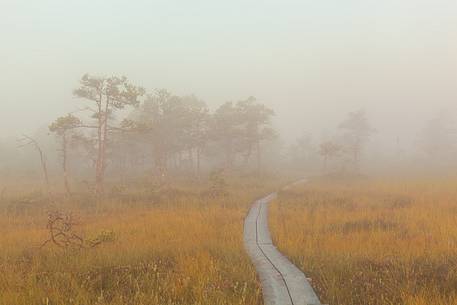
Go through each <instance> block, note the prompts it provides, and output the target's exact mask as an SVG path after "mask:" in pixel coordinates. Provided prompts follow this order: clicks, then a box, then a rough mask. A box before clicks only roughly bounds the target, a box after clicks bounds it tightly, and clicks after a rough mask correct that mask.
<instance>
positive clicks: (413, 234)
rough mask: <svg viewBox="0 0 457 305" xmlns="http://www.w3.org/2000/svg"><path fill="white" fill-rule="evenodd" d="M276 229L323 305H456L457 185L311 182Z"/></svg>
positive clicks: (276, 213)
mask: <svg viewBox="0 0 457 305" xmlns="http://www.w3.org/2000/svg"><path fill="white" fill-rule="evenodd" d="M270 226H271V228H272V235H273V239H274V242H275V243H276V244H277V245H278V247H279V249H280V250H281V251H283V252H284V253H285V254H286V255H287V256H288V257H290V258H291V259H292V260H293V261H294V262H295V263H296V264H297V265H298V266H299V267H300V268H302V269H303V270H304V271H305V273H306V274H307V276H309V277H311V278H312V284H313V286H314V287H315V289H316V290H317V292H318V294H319V295H320V297H321V301H322V302H324V303H329V304H331V305H337V304H342V305H343V304H344V305H356V304H357V305H375V304H376V305H378V304H392V305H398V304H405V305H422V304H424V305H425V304H427V305H451V304H457V180H456V179H441V180H438V179H435V180H427V179H414V180H412V179H410V180H407V179H383V180H370V181H353V182H343V181H339V182H338V181H333V182H329V181H323V180H321V181H313V182H311V183H309V184H307V185H303V186H299V187H296V188H294V189H292V190H289V191H285V192H282V193H281V194H280V196H279V199H278V200H277V201H276V202H274V203H273V204H272V207H271V214H270Z"/></svg>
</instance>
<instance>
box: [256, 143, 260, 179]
mask: <svg viewBox="0 0 457 305" xmlns="http://www.w3.org/2000/svg"><path fill="white" fill-rule="evenodd" d="M260 166H261V151H260V141H257V174H259V175H260Z"/></svg>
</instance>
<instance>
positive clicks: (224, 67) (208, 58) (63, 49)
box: [0, 0, 457, 163]
mask: <svg viewBox="0 0 457 305" xmlns="http://www.w3.org/2000/svg"><path fill="white" fill-rule="evenodd" d="M456 16H457V4H456V3H455V1H448V0H438V1H425V0H419V1H417V0H414V1H413V0H408V1H401V2H398V1H390V0H389V1H382V2H379V1H355V0H351V1H345V2H344V3H343V2H337V1H325V2H322V1H321V2H315V1H262V2H261V3H259V2H253V1H252V2H245V1H230V2H226V3H221V2H214V1H193V2H178V1H133V2H126V1H112V2H110V3H109V4H108V3H106V2H105V1H86V0H84V1H78V2H67V3H61V2H58V1H49V0H47V1H40V2H32V3H31V2H30V1H8V0H5V1H2V2H1V3H0V34H1V37H2V47H1V49H0V58H1V59H0V68H1V70H2V71H5V72H6V73H3V74H2V76H1V78H0V81H1V84H2V90H0V101H1V104H2V112H1V113H2V116H1V120H0V135H1V138H2V139H3V140H2V142H5V141H6V142H7V143H8V144H6V145H7V146H8V145H11V144H12V142H14V141H15V140H16V139H17V138H19V137H21V135H22V134H28V135H34V134H35V133H36V132H37V130H39V129H40V128H41V129H46V128H47V126H48V125H49V124H50V122H51V121H53V120H54V119H55V118H56V117H58V116H60V115H63V114H66V113H68V112H74V111H76V110H77V109H80V108H81V107H82V106H81V103H80V101H78V100H77V99H75V97H74V96H73V94H72V91H73V90H74V89H75V87H76V86H77V84H78V81H79V79H80V78H81V76H82V75H83V74H85V73H90V74H93V75H99V76H111V75H125V76H127V77H128V78H129V80H131V81H132V83H134V84H136V85H138V86H142V87H144V88H147V89H148V90H152V89H156V88H166V89H168V90H169V91H170V92H172V93H174V94H177V95H190V94H195V95H196V96H198V98H199V99H201V100H203V101H205V102H206V103H207V104H208V106H209V108H210V109H212V110H214V109H216V108H217V107H219V106H220V105H221V104H223V103H224V102H226V101H238V100H241V99H245V98H247V97H249V96H255V97H256V98H257V100H258V101H260V102H261V103H263V104H265V105H266V106H268V107H269V108H271V109H273V110H274V111H275V116H274V118H273V123H274V127H275V129H277V131H278V132H279V134H280V139H281V142H282V144H283V145H285V146H288V145H291V144H293V143H294V142H295V141H296V139H297V138H299V137H301V136H302V135H303V134H308V135H310V136H311V138H312V141H313V143H314V144H313V145H315V146H316V147H317V146H319V144H320V143H321V142H323V141H325V140H327V139H329V138H332V137H334V135H335V134H336V133H337V132H336V131H335V130H337V127H338V124H339V123H340V122H341V121H342V120H344V118H345V116H346V115H347V114H348V113H349V112H354V111H358V110H360V109H362V110H364V111H365V112H366V116H367V119H368V120H369V121H370V124H371V125H372V126H373V128H374V129H376V133H375V134H373V135H372V136H371V139H370V141H369V144H367V148H366V151H367V152H369V153H367V154H366V156H365V158H369V160H370V162H371V161H375V160H378V162H381V160H383V159H386V158H390V157H392V156H393V155H395V154H396V153H397V152H399V151H401V152H403V153H406V154H417V153H419V154H421V153H422V152H421V151H420V147H418V144H417V142H420V140H419V139H418V138H420V136H421V135H420V134H421V130H422V129H423V128H424V126H425V125H426V124H427V122H428V121H430V120H433V119H435V118H437V117H440V116H443V120H448V121H449V122H448V123H446V124H450V125H451V126H452V129H454V125H455V124H454V123H455V121H456V114H457V111H456V110H457V109H456V106H455V105H456V103H455V102H456V100H457V90H456V85H457V57H456V53H457V40H456V39H455V38H456V33H457V18H456ZM444 117H445V118H444ZM370 162H368V163H370Z"/></svg>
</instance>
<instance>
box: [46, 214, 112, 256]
mask: <svg viewBox="0 0 457 305" xmlns="http://www.w3.org/2000/svg"><path fill="white" fill-rule="evenodd" d="M78 224H79V222H78V220H77V218H76V217H75V216H74V215H73V214H72V213H63V212H61V211H52V212H49V213H48V223H47V225H46V228H47V229H48V231H49V238H48V239H47V240H45V241H44V242H43V243H42V244H41V246H40V249H42V248H43V247H44V246H46V245H47V244H49V243H52V244H54V245H56V246H58V247H59V248H77V249H83V248H93V247H96V246H98V245H100V244H102V243H104V242H107V241H112V240H113V239H114V233H113V232H111V231H103V232H102V233H100V234H99V235H98V236H97V237H96V238H94V239H87V238H83V237H82V236H81V235H80V234H77V233H76V232H75V226H76V225H78Z"/></svg>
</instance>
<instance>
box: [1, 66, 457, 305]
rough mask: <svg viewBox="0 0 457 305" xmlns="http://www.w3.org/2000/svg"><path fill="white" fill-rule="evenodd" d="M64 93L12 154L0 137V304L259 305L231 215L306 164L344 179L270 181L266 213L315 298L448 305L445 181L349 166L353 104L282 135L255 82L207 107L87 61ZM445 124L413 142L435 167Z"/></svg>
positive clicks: (360, 138) (449, 232)
mask: <svg viewBox="0 0 457 305" xmlns="http://www.w3.org/2000/svg"><path fill="white" fill-rule="evenodd" d="M73 95H74V97H75V100H74V101H73V102H74V103H75V108H76V109H77V110H76V111H74V112H72V113H63V114H62V115H61V116H60V117H58V118H56V119H55V120H54V121H53V122H49V125H48V126H46V128H45V129H46V130H45V131H44V132H43V130H40V131H38V132H37V134H36V135H24V136H23V137H22V138H21V139H19V143H18V146H19V148H20V149H21V150H20V151H22V152H24V151H27V153H26V154H24V155H20V153H18V152H19V151H18V150H14V149H11V147H9V148H8V149H7V148H6V147H7V146H6V145H3V146H1V147H0V156H1V158H0V174H1V178H0V227H1V228H2V234H1V235H0V305H31V304H43V305H68V304H75V305H89V304H93V305H95V304H97V305H102V304H113V305H116V304H119V305H121V304H132V305H133V304H135V305H137V304H138V305H140V304H170V305H174V304H176V305H178V304H180V305H192V304H200V305H204V304H208V305H209V304H248V305H254V304H262V299H261V290H260V286H259V282H258V279H257V277H256V274H255V271H254V269H253V266H252V265H251V263H250V262H249V260H248V258H247V256H246V255H245V253H244V250H243V239H242V230H243V219H244V216H245V215H246V213H247V210H248V208H249V205H250V203H251V202H252V201H253V200H254V199H255V198H258V197H259V196H261V195H265V194H268V193H269V192H271V191H275V190H277V189H279V188H280V186H281V185H284V183H285V181H286V180H291V177H298V176H300V177H302V176H303V175H307V174H309V173H312V172H319V173H322V174H324V175H329V174H331V175H334V176H335V177H346V178H344V179H343V180H341V181H335V180H332V181H328V180H315V181H314V182H313V183H311V184H309V185H307V186H306V187H303V188H301V187H297V188H295V189H292V190H289V191H284V192H282V193H281V194H280V197H279V200H278V202H276V203H275V204H274V205H273V207H272V209H273V213H272V219H271V225H272V229H273V235H274V238H275V242H276V243H277V244H278V245H279V247H280V249H281V250H283V251H284V252H285V253H286V254H287V255H288V256H289V257H290V258H291V259H292V260H293V261H294V262H295V263H297V264H298V265H299V266H300V267H301V268H303V270H304V271H306V274H307V275H308V276H311V277H312V278H313V285H314V287H315V288H316V289H317V292H318V294H319V295H320V296H321V297H322V300H323V301H324V302H327V303H329V304H332V305H337V304H344V305H349V304H354V305H362V304H363V305H380V304H395V305H398V304H405V305H421V304H437V305H438V304H440V305H441V304H457V303H456V300H457V290H456V289H455V287H456V286H457V271H456V269H455V264H456V261H455V259H454V258H455V257H457V256H456V254H457V246H456V244H455V243H456V242H457V230H456V229H455V228H454V224H455V221H456V220H457V219H456V216H455V212H456V207H455V204H454V201H455V198H457V197H456V195H457V193H456V192H455V191H454V189H457V188H456V186H457V185H456V184H457V182H455V181H453V180H452V181H451V180H446V181H444V180H441V181H438V180H435V181H425V180H423V181H419V180H411V179H410V180H408V181H406V180H399V181H393V180H390V181H373V180H369V179H366V178H363V179H361V178H362V176H361V175H360V172H361V168H362V166H363V164H362V161H363V160H362V159H363V158H362V156H363V153H364V150H365V148H366V145H367V143H368V142H369V140H370V138H371V137H372V136H373V135H374V134H375V132H376V130H375V129H374V128H373V127H372V126H371V124H370V121H369V119H368V117H367V115H366V113H365V112H364V111H362V110H359V111H355V112H350V113H349V114H348V115H347V116H346V117H345V118H344V119H343V120H342V122H341V123H340V124H339V125H337V129H336V130H334V131H333V133H334V134H333V135H331V136H325V137H322V138H321V139H320V141H317V142H316V141H315V140H313V138H312V136H311V135H309V134H307V133H305V134H304V135H303V136H301V137H300V138H298V139H297V140H296V141H295V142H294V143H293V144H292V145H290V146H288V147H286V146H284V145H283V142H282V141H281V139H280V138H279V134H278V132H277V131H276V130H275V129H274V124H273V123H272V120H273V116H274V112H273V110H272V109H270V108H268V107H267V106H265V105H264V104H263V103H262V102H261V101H258V100H256V98H254V97H248V98H245V99H241V100H239V101H237V102H231V101H229V102H226V103H224V104H222V105H221V106H219V107H217V108H216V109H214V110H211V109H209V108H208V106H207V105H206V103H205V102H204V101H202V100H201V99H199V98H198V97H196V96H195V95H186V96H178V95H175V94H173V93H171V92H169V91H167V90H165V89H159V90H146V89H144V88H142V87H140V86H137V85H135V84H132V83H131V82H130V81H129V80H128V79H127V78H126V77H117V76H112V77H99V76H93V75H89V74H86V75H84V76H83V77H82V78H81V80H80V82H79V84H77V85H76V86H75V90H74V91H73ZM444 123H445V122H444V121H443V120H442V119H441V118H437V119H435V120H432V121H430V122H429V123H428V124H427V125H426V128H424V130H423V132H422V133H421V138H420V139H421V141H419V144H420V146H421V148H422V150H423V151H424V152H425V153H426V154H427V155H428V156H429V157H430V160H438V159H439V160H441V161H442V162H443V163H442V164H443V165H444V166H448V165H449V164H454V163H452V162H450V161H449V160H451V159H452V158H451V157H450V156H453V151H451V150H449V147H450V145H449V143H450V142H451V139H450V138H449V137H439V135H441V134H443V133H444V131H445V130H447V125H446V124H444ZM49 138H51V140H52V141H49ZM51 143H53V144H51ZM10 146H11V145H10ZM53 151H54V153H53ZM56 152H57V153H56ZM16 155H18V156H19V157H17V156H16ZM32 156H33V158H32ZM31 159H33V160H36V162H30V160H31ZM18 160H19V161H18ZM452 160H453V159H452ZM15 162H16V163H15ZM37 173H39V175H37ZM273 173H274V174H273ZM285 173H287V174H285ZM297 173H299V174H298V175H297ZM285 176H287V177H288V179H285V178H284V177H285ZM348 177H358V179H359V180H357V181H353V180H351V179H349V178H348ZM292 179H293V178H292ZM40 180H41V181H40Z"/></svg>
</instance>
